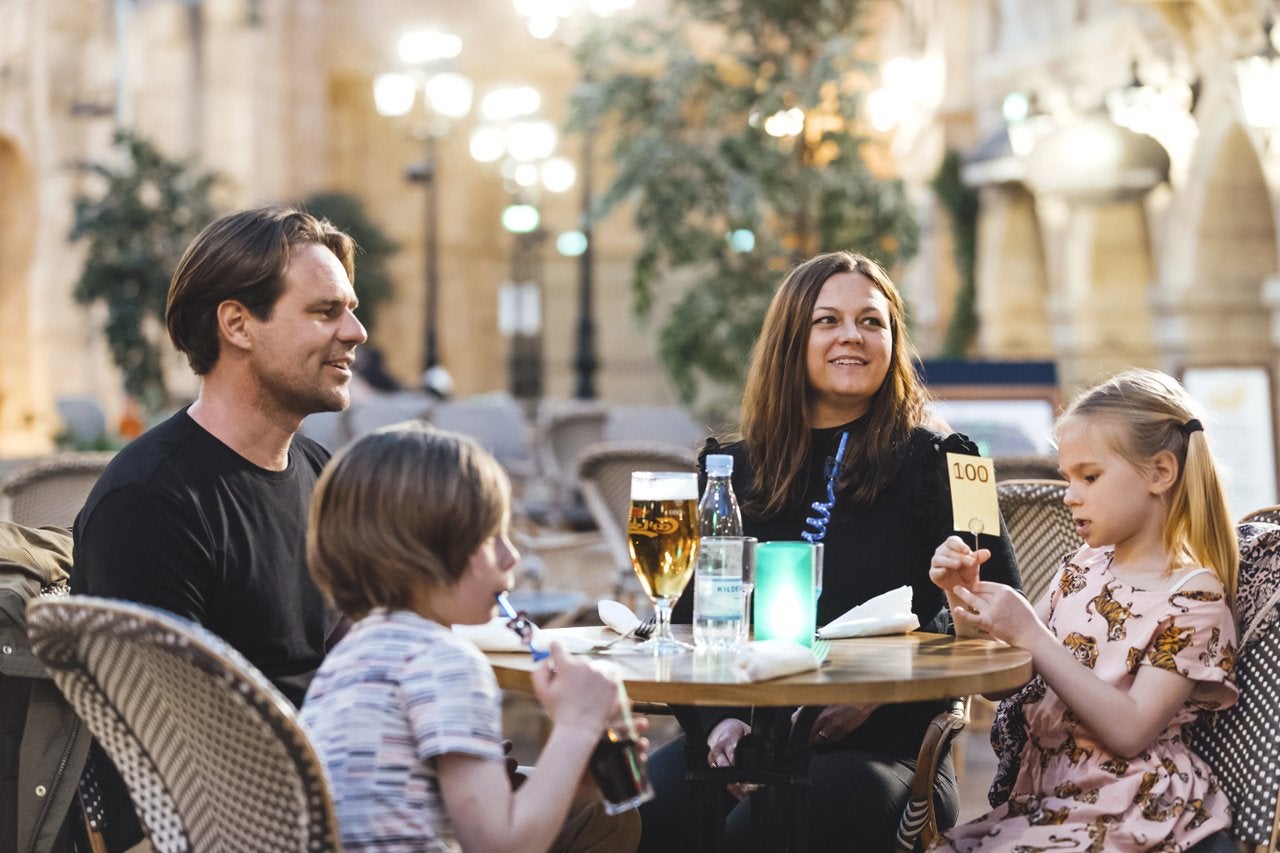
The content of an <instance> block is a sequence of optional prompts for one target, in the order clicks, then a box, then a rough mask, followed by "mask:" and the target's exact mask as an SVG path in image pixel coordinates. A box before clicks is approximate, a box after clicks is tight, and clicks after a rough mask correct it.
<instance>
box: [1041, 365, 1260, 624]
mask: <svg viewBox="0 0 1280 853" xmlns="http://www.w3.org/2000/svg"><path fill="white" fill-rule="evenodd" d="M1076 417H1087V418H1099V419H1103V420H1105V421H1106V423H1107V424H1108V425H1109V426H1112V427H1114V429H1112V430H1109V433H1110V434H1111V435H1112V436H1114V437H1115V446H1114V448H1113V449H1114V450H1115V451H1116V453H1118V454H1119V455H1120V456H1121V458H1123V459H1124V460H1125V461H1126V462H1128V463H1129V464H1131V465H1133V466H1134V467H1135V468H1138V469H1139V470H1146V469H1147V467H1148V466H1149V465H1150V464H1151V460H1152V458H1153V457H1154V456H1155V455H1156V454H1157V453H1160V452H1161V451H1164V450H1167V451H1169V452H1170V453H1172V454H1173V456H1174V458H1175V459H1177V461H1178V478H1177V480H1176V482H1175V483H1174V485H1173V488H1172V489H1171V490H1170V491H1169V492H1168V493H1167V495H1166V496H1165V498H1166V506H1167V507H1168V515H1167V517H1166V519H1165V523H1164V537H1163V540H1164V547H1165V550H1166V551H1168V553H1169V554H1171V555H1174V556H1176V557H1179V558H1181V557H1189V558H1190V559H1191V560H1192V561H1194V562H1195V563H1197V564H1198V565H1201V566H1205V567H1207V568H1211V569H1213V570H1214V571H1215V572H1216V573H1217V575H1218V579H1219V580H1221V581H1222V586H1223V587H1224V588H1225V589H1226V591H1227V598H1228V600H1231V601H1234V600H1235V590H1236V574H1237V571H1238V568H1239V563H1240V550H1239V545H1238V543H1237V541H1236V526H1235V522H1234V521H1233V520H1232V518H1231V513H1230V511H1229V510H1228V508H1227V497H1226V493H1225V490H1224V489H1223V484H1222V478H1221V476H1220V475H1219V473H1218V466H1217V463H1216V462H1215V461H1214V458H1213V451H1212V450H1211V449H1210V447H1209V440H1208V438H1206V437H1205V434H1204V427H1203V420H1202V419H1203V415H1202V413H1201V407H1200V404H1199V403H1197V402H1196V400H1195V398H1193V397H1192V396H1191V395H1190V394H1188V393H1187V391H1186V389H1185V388H1183V387H1182V385H1181V384H1179V383H1178V381H1177V380H1176V379H1174V378H1172V377H1170V376H1167V375H1165V374H1164V373H1161V372H1160V371H1158V370H1126V371H1124V372H1123V373H1119V374H1117V375H1115V376H1113V377H1112V378H1111V379H1108V380H1107V381H1106V382H1103V383H1102V384H1101V385H1098V386H1096V387H1094V388H1090V389H1089V390H1087V391H1084V392H1083V393H1081V394H1080V396H1078V397H1077V398H1076V399H1075V400H1074V401H1073V402H1072V403H1071V405H1070V406H1069V407H1068V408H1067V411H1066V412H1065V413H1064V414H1063V415H1062V417H1061V418H1059V419H1058V428H1061V426H1062V424H1063V423H1064V422H1065V421H1067V420H1069V419H1071V418H1076Z"/></svg>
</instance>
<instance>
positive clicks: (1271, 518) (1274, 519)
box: [1240, 506, 1280, 524]
mask: <svg viewBox="0 0 1280 853" xmlns="http://www.w3.org/2000/svg"><path fill="white" fill-rule="evenodd" d="M1251 521H1259V522H1263V523H1265V524H1280V506H1264V507H1262V508H1261V509H1255V510H1254V511H1253V512H1251V513H1249V514H1248V515H1246V516H1245V517H1244V518H1242V519H1240V523H1241V524H1248V523H1249V522H1251Z"/></svg>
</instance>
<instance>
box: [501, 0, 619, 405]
mask: <svg viewBox="0 0 1280 853" xmlns="http://www.w3.org/2000/svg"><path fill="white" fill-rule="evenodd" d="M513 5H514V7H515V10H516V13H517V14H519V15H520V16H522V17H523V18H524V19H525V22H526V25H527V27H528V30H529V34H530V35H531V36H533V37H534V38H536V39H538V40H540V41H541V40H547V39H551V38H553V37H555V36H557V34H558V35H559V38H560V39H561V40H562V41H564V42H566V43H567V42H569V41H571V37H569V36H567V35H566V33H565V31H566V30H567V29H570V28H572V26H573V24H572V23H571V19H573V20H576V22H577V23H578V24H581V23H582V19H583V18H584V17H586V16H587V15H590V16H594V17H596V18H608V17H611V16H613V15H615V14H617V13H619V12H623V11H625V10H627V9H630V8H631V7H632V6H633V5H635V3H634V0H593V2H586V0H513ZM582 85H583V86H584V87H585V86H590V85H591V80H590V78H589V77H586V78H584V79H583V81H582ZM594 154H595V128H594V127H592V126H588V127H584V128H583V129H582V153H581V161H580V162H579V164H578V171H579V174H581V176H582V184H581V199H582V201H581V206H582V211H581V213H582V222H581V224H580V225H579V231H578V232H577V234H576V235H573V237H574V239H573V240H571V241H570V244H571V245H572V246H573V252H575V253H576V254H577V258H578V322H577V347H576V351H575V353H574V359H573V365H574V370H575V372H576V373H577V383H576V385H575V388H574V396H575V397H577V398H578V399H580V400H592V399H595V396H596V385H595V374H596V370H597V369H599V367H600V360H599V358H598V357H597V355H596V338H595V313H594V312H595V240H594V237H595V234H594V227H593V223H592V208H593V206H594V204H595V199H594V198H593V195H592V194H593V192H594V187H593V185H592V177H593V175H592V173H593V164H592V158H593V156H594ZM562 253H563V252H562Z"/></svg>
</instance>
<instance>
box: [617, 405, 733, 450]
mask: <svg viewBox="0 0 1280 853" xmlns="http://www.w3.org/2000/svg"><path fill="white" fill-rule="evenodd" d="M711 432H712V430H710V429H708V428H707V427H705V426H703V425H702V424H700V423H698V422H697V421H696V420H694V419H693V417H692V416H691V415H690V414H689V413H688V412H687V411H685V410H684V409H682V408H680V407H679V406H610V407H609V420H608V422H607V423H606V424H605V431H604V440H605V441H656V442H661V443H664V444H676V445H679V446H681V447H687V448H689V449H691V450H692V449H694V448H697V447H699V446H701V444H702V442H703V439H705V438H706V437H707V436H708V435H710V434H711Z"/></svg>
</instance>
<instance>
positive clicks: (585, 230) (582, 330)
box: [573, 131, 600, 400]
mask: <svg viewBox="0 0 1280 853" xmlns="http://www.w3.org/2000/svg"><path fill="white" fill-rule="evenodd" d="M593 137H594V134H593V133H591V132H590V131H587V132H585V133H583V134H582V163H581V164H580V166H579V168H578V174H579V175H580V180H581V193H582V195H581V199H582V201H581V205H582V222H581V223H580V225H579V226H578V227H579V228H580V229H581V231H582V237H583V240H582V254H580V255H578V346H577V352H576V353H575V354H574V358H573V366H574V369H575V371H576V372H577V375H578V383H577V385H576V386H575V388H574V393H573V396H575V397H577V398H578V399H579V400H594V399H595V397H596V384H595V375H596V369H597V368H598V367H599V366H600V362H599V360H598V359H597V358H596V325H595V305H594V304H593V303H594V301H595V251H596V249H595V240H594V239H593V233H592V231H593V228H592V221H591V219H592V216H591V206H592V204H593V203H594V199H593V198H592V194H593V193H594V188H593V187H592V173H593V171H594V169H593V167H592V163H591V157H592V153H593V151H592V148H593V143H594V138H593Z"/></svg>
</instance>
